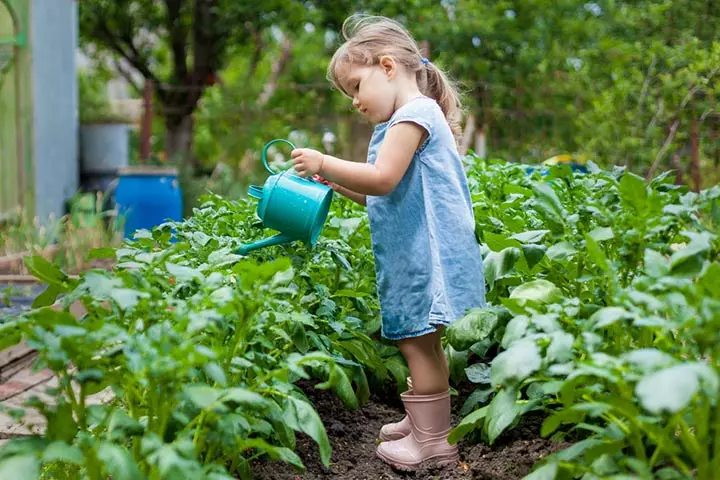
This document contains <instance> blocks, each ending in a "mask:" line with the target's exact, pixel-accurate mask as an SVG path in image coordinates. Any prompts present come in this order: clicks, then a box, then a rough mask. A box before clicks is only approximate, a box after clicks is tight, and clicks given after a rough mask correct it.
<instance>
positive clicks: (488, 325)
mask: <svg viewBox="0 0 720 480" xmlns="http://www.w3.org/2000/svg"><path fill="white" fill-rule="evenodd" d="M497 323H498V317H497V314H496V313H495V312H494V311H493V310H491V309H489V308H475V309H472V310H470V311H469V312H468V314H467V315H465V316H464V317H463V318H461V319H460V320H458V321H456V322H454V323H453V324H451V325H450V326H449V327H448V328H447V333H446V335H447V339H448V343H450V345H452V346H453V348H454V349H455V350H459V351H463V350H467V349H469V348H470V347H472V346H473V344H475V343H477V342H479V341H481V340H484V339H486V338H488V337H489V336H490V334H492V332H493V331H494V330H495V327H496V326H497Z"/></svg>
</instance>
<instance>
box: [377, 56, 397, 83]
mask: <svg viewBox="0 0 720 480" xmlns="http://www.w3.org/2000/svg"><path fill="white" fill-rule="evenodd" d="M378 63H379V65H380V68H382V70H383V72H385V75H387V77H388V78H389V79H392V78H393V77H394V76H395V72H396V71H397V65H396V64H395V59H393V58H392V57H391V56H389V55H383V56H382V57H380V61H379V62H378Z"/></svg>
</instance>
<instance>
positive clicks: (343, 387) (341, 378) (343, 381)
mask: <svg viewBox="0 0 720 480" xmlns="http://www.w3.org/2000/svg"><path fill="white" fill-rule="evenodd" d="M315 388H319V389H322V390H324V389H328V388H332V389H333V391H335V393H337V395H338V397H340V400H342V401H343V403H344V404H345V406H347V407H349V408H352V409H356V408H358V407H359V405H358V399H357V397H356V396H355V392H354V391H353V389H352V383H350V379H349V378H348V376H347V374H346V373H345V370H343V369H342V368H341V367H339V366H338V365H332V366H331V367H330V375H329V376H328V380H327V382H323V383H319V384H317V385H315Z"/></svg>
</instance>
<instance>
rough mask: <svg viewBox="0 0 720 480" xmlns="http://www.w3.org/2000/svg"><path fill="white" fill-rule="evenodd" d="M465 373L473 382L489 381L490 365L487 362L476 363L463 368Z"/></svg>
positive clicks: (483, 382) (487, 382)
mask: <svg viewBox="0 0 720 480" xmlns="http://www.w3.org/2000/svg"><path fill="white" fill-rule="evenodd" d="M465 375H467V378H468V380H470V381H471V382H473V383H482V384H489V383H490V365H488V364H487V363H476V364H474V365H471V366H469V367H468V368H466V369H465Z"/></svg>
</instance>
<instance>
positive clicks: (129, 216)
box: [115, 167, 183, 238]
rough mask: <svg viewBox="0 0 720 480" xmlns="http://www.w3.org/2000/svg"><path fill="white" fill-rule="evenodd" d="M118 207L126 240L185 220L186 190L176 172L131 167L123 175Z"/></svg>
mask: <svg viewBox="0 0 720 480" xmlns="http://www.w3.org/2000/svg"><path fill="white" fill-rule="evenodd" d="M115 203H116V205H117V208H118V214H119V215H120V216H121V217H122V220H123V222H124V230H123V233H124V236H125V238H132V236H133V234H134V233H135V232H136V231H137V230H139V229H143V228H145V229H148V230H151V229H152V228H153V227H156V226H158V225H161V224H163V223H165V222H167V221H169V220H174V221H180V220H182V212H183V205H182V190H181V189H180V184H179V182H178V178H177V169H175V168H166V167H163V168H157V167H128V168H123V169H121V170H120V172H119V178H118V185H117V190H116V191H115Z"/></svg>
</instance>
